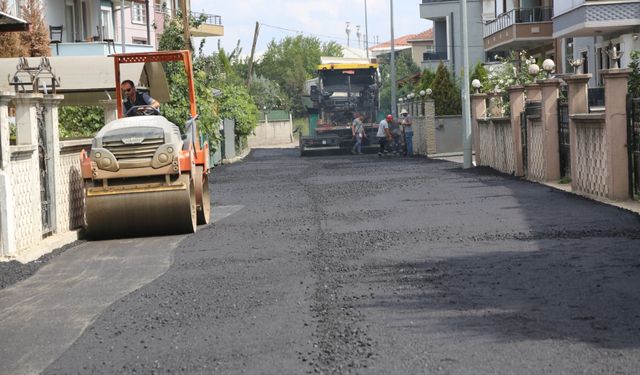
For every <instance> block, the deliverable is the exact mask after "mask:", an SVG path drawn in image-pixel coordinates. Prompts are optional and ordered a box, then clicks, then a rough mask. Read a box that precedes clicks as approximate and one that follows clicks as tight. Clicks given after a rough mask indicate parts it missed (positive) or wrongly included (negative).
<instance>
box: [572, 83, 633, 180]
mask: <svg viewBox="0 0 640 375" xmlns="http://www.w3.org/2000/svg"><path fill="white" fill-rule="evenodd" d="M590 79H591V74H573V75H570V76H567V77H565V78H564V81H565V82H566V83H567V86H568V96H569V98H568V99H569V101H568V108H569V139H570V140H571V144H570V146H569V154H570V158H571V160H570V164H571V173H572V174H573V173H574V171H577V170H578V169H577V160H576V155H577V151H576V139H577V135H576V134H577V132H576V124H575V120H573V119H572V118H571V116H572V115H576V114H585V113H588V112H589V102H588V101H587V95H588V90H587V84H588V83H589V80H590ZM625 88H626V86H625ZM573 181H575V179H573ZM571 186H572V188H574V189H576V188H577V187H576V186H575V184H574V183H573V182H572V184H571Z"/></svg>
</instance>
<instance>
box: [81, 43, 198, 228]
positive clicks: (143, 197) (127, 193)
mask: <svg viewBox="0 0 640 375" xmlns="http://www.w3.org/2000/svg"><path fill="white" fill-rule="evenodd" d="M113 57H114V63H115V79H116V87H120V65H121V64H127V63H146V62H169V61H179V62H182V63H183V64H184V68H185V73H186V76H187V79H188V85H189V102H190V118H189V119H188V121H187V123H186V125H185V127H184V131H181V129H180V128H179V127H178V126H177V125H175V124H173V123H171V122H169V121H168V120H167V119H166V118H165V117H163V116H160V114H159V112H158V111H157V110H155V109H154V108H152V107H150V106H139V107H134V108H132V111H133V112H135V116H131V115H130V116H129V117H123V113H122V112H123V109H122V106H121V105H120V103H122V95H121V93H120V90H118V89H117V90H116V99H117V103H118V104H119V105H118V119H117V120H114V121H112V122H110V123H109V124H107V125H106V126H105V127H104V128H102V129H101V130H100V131H99V132H98V134H97V135H96V136H95V138H94V139H93V141H92V147H91V151H90V152H89V153H87V152H85V151H83V152H82V153H81V155H80V159H81V166H82V177H83V178H84V180H85V208H86V229H87V232H88V234H89V236H90V237H91V238H104V237H121V236H136V235H151V234H173V233H192V232H195V230H196V226H197V224H206V223H208V222H209V216H210V195H209V181H208V172H209V145H208V143H207V142H201V140H200V136H199V134H198V126H197V122H196V120H197V114H196V102H195V91H194V85H193V74H192V65H191V53H190V52H189V51H160V52H148V53H124V54H115V55H113ZM130 112H131V111H130Z"/></svg>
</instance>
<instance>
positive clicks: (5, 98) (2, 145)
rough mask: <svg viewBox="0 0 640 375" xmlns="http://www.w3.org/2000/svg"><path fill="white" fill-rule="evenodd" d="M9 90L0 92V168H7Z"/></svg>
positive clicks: (8, 154) (9, 155)
mask: <svg viewBox="0 0 640 375" xmlns="http://www.w3.org/2000/svg"><path fill="white" fill-rule="evenodd" d="M14 96H15V95H14V94H13V93H11V92H0V170H6V169H7V168H9V161H10V159H11V152H10V151H9V134H10V131H9V102H10V101H11V100H13V98H14Z"/></svg>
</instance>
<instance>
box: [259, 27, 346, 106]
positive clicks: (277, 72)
mask: <svg viewBox="0 0 640 375" xmlns="http://www.w3.org/2000/svg"><path fill="white" fill-rule="evenodd" d="M320 56H338V57H341V56H342V47H340V46H339V45H338V44H336V43H335V42H330V43H325V44H323V43H321V42H320V40H319V39H318V38H315V37H304V36H301V35H298V36H296V37H286V38H284V39H283V40H281V41H280V42H276V41H275V40H272V41H271V42H270V43H269V45H268V46H267V51H266V52H265V54H264V55H263V57H262V59H261V61H260V62H259V63H258V64H257V65H256V74H257V75H258V76H262V77H265V78H267V79H270V80H272V81H275V82H277V83H278V85H280V87H281V88H282V90H284V92H286V94H287V95H288V98H289V100H288V101H289V102H291V105H292V110H293V112H294V113H295V114H297V115H301V114H306V110H305V108H304V106H303V105H302V98H301V97H302V95H303V93H304V88H305V83H306V81H307V80H308V79H310V78H312V77H314V76H316V74H317V73H316V70H317V66H318V64H320Z"/></svg>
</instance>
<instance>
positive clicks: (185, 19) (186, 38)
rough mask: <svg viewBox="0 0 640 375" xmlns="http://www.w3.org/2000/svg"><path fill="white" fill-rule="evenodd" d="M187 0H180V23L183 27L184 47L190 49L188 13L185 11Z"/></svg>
mask: <svg viewBox="0 0 640 375" xmlns="http://www.w3.org/2000/svg"><path fill="white" fill-rule="evenodd" d="M187 1H188V0H182V2H181V4H180V5H182V25H183V27H184V48H185V49H186V50H189V51H191V32H190V30H189V29H190V25H189V13H187Z"/></svg>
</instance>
